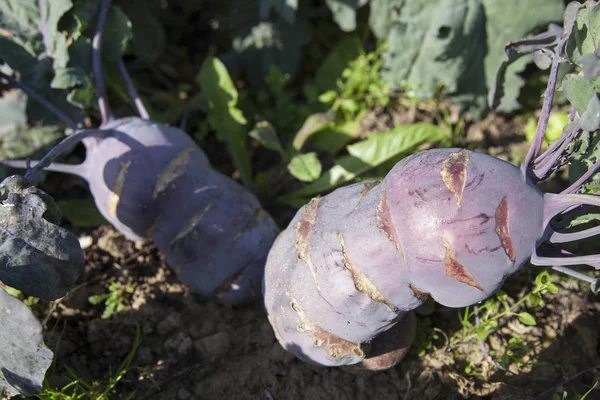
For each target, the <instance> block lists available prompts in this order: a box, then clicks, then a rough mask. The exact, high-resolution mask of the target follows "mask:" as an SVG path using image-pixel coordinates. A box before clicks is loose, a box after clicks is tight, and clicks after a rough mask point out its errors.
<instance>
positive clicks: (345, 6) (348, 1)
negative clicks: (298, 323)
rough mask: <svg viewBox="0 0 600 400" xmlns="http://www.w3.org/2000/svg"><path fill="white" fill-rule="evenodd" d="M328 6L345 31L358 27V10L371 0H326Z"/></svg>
mask: <svg viewBox="0 0 600 400" xmlns="http://www.w3.org/2000/svg"><path fill="white" fill-rule="evenodd" d="M325 2H326V3H327V7H329V10H330V11H331V14H333V20H334V21H335V23H336V24H338V26H339V27H340V29H341V30H343V31H345V32H352V31H353V30H355V29H356V10H357V9H359V8H360V7H362V6H364V5H365V4H367V3H368V2H369V0H326V1H325Z"/></svg>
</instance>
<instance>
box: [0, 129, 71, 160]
mask: <svg viewBox="0 0 600 400" xmlns="http://www.w3.org/2000/svg"><path fill="white" fill-rule="evenodd" d="M63 137H64V133H63V130H62V128H61V127H59V126H40V127H31V128H30V127H27V126H23V125H20V126H17V127H16V128H15V129H13V130H10V131H7V132H4V133H3V134H2V135H1V136H0V159H2V160H10V159H17V158H27V157H30V156H32V155H33V154H35V153H36V152H38V151H42V150H47V149H49V148H50V147H51V146H52V145H54V144H56V143H57V142H58V141H59V140H60V139H62V138H63Z"/></svg>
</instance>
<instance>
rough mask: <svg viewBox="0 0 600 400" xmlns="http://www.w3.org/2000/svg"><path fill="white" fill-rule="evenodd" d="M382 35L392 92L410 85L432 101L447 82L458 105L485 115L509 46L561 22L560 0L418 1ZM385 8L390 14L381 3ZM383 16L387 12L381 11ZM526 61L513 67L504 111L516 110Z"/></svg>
mask: <svg viewBox="0 0 600 400" xmlns="http://www.w3.org/2000/svg"><path fill="white" fill-rule="evenodd" d="M401 3H402V4H401V5H402V6H401V7H395V8H393V10H394V12H389V15H388V18H390V19H392V20H393V21H394V22H393V23H392V24H391V25H390V24H389V23H385V20H384V19H383V18H384V17H383V16H382V14H379V17H378V18H377V19H374V18H375V17H372V18H371V20H372V22H375V21H376V22H377V26H378V28H377V29H379V30H380V32H385V31H386V30H387V29H388V28H387V27H388V26H390V28H389V30H390V32H389V38H388V43H389V49H388V51H387V53H385V57H384V61H385V67H384V69H383V70H382V76H383V77H384V78H385V79H386V80H387V81H388V82H390V84H391V85H392V88H394V89H399V88H403V87H404V88H405V87H406V85H409V87H410V89H412V90H413V91H415V92H416V93H417V95H419V96H420V97H431V96H432V95H433V94H434V93H435V91H436V89H437V87H438V84H439V83H440V82H441V83H443V84H444V86H445V87H446V89H447V91H448V94H449V95H450V96H451V97H452V98H453V99H454V101H456V102H458V103H460V104H461V105H462V106H463V107H465V108H467V109H470V110H471V111H473V112H474V113H476V114H479V115H481V113H483V112H484V111H485V110H486V109H487V92H488V90H489V89H490V88H492V86H493V83H494V80H495V77H496V71H497V70H498V68H499V67H500V65H501V64H502V62H503V61H504V60H505V57H506V55H505V54H504V46H505V45H506V44H507V43H509V42H510V41H513V40H517V39H520V38H522V37H524V36H525V35H526V34H527V33H529V32H531V31H533V30H534V29H535V28H537V27H541V26H544V25H546V24H548V23H550V22H552V21H557V20H561V17H562V11H563V9H564V4H563V2H562V1H560V0H550V1H547V0H532V1H528V2H523V1H519V0H509V1H502V2H496V1H493V0H483V1H477V0H462V1H454V0H434V1H430V0H418V1H410V2H408V1H405V2H401ZM379 6H380V9H381V10H387V8H385V7H383V6H382V5H381V4H379ZM380 12H381V11H380ZM526 63H527V60H526V59H522V60H519V61H516V62H515V63H513V64H512V65H511V66H510V67H509V68H508V71H507V76H506V82H505V86H504V92H505V95H504V97H503V99H502V103H501V104H500V106H499V107H498V108H499V109H500V110H504V111H507V110H514V109H515V108H517V107H518V104H517V102H516V98H517V96H518V93H519V89H520V87H521V86H522V79H521V78H519V77H518V76H517V75H516V74H517V73H518V72H520V71H522V70H523V68H524V67H525V64H526Z"/></svg>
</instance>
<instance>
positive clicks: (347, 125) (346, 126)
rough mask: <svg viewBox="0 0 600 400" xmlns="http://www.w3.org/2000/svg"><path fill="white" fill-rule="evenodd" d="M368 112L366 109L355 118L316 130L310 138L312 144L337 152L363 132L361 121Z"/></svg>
mask: <svg viewBox="0 0 600 400" xmlns="http://www.w3.org/2000/svg"><path fill="white" fill-rule="evenodd" d="M366 113H367V112H366V110H365V111H363V112H362V113H360V114H359V115H358V116H357V118H356V119H354V120H351V121H348V122H344V123H342V124H341V125H335V126H330V127H328V128H325V129H323V130H319V131H317V132H315V133H314V134H313V135H312V136H311V138H310V139H309V142H310V144H311V146H313V147H314V148H315V149H317V150H320V151H323V152H327V153H329V154H337V153H338V152H339V151H340V150H342V149H343V148H344V146H345V145H346V144H348V143H349V142H350V141H352V140H353V139H357V138H358V136H359V135H360V134H361V132H363V127H362V125H361V121H362V119H363V118H364V116H365V115H366Z"/></svg>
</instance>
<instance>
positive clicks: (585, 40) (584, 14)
mask: <svg viewBox="0 0 600 400" xmlns="http://www.w3.org/2000/svg"><path fill="white" fill-rule="evenodd" d="M572 37H573V38H574V41H575V45H576V51H575V49H571V50H572V52H573V53H572V58H571V60H572V61H573V62H574V63H576V62H577V61H578V59H579V56H581V55H584V54H589V53H595V51H596V47H597V45H598V39H599V38H600V7H598V6H597V5H593V3H592V2H586V3H585V6H584V7H582V8H581V9H579V11H578V12H577V19H576V21H575V29H574V30H573V36H572Z"/></svg>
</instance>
